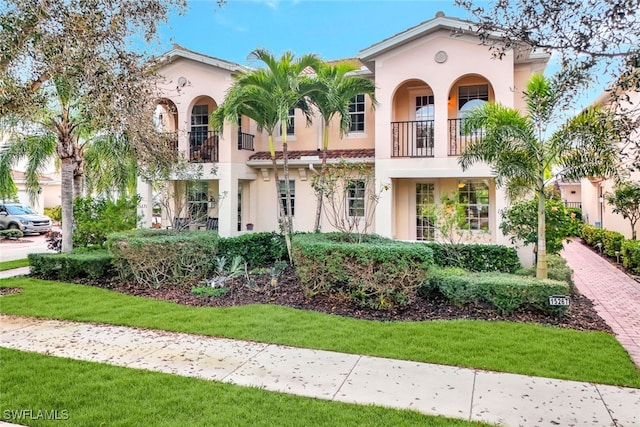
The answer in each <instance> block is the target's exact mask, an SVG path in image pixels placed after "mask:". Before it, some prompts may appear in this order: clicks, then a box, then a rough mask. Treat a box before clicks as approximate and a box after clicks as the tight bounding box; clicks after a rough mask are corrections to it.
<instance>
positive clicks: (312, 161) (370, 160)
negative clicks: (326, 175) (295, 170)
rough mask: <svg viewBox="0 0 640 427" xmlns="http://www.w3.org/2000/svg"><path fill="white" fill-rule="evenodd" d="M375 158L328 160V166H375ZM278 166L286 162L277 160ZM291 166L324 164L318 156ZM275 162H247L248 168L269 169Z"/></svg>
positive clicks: (294, 161) (293, 161)
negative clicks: (362, 164) (342, 164)
mask: <svg viewBox="0 0 640 427" xmlns="http://www.w3.org/2000/svg"><path fill="white" fill-rule="evenodd" d="M375 160H376V159H375V157H341V158H332V159H327V164H338V163H340V162H347V163H367V164H373V163H375ZM276 164H277V165H278V166H283V165H284V162H283V161H282V159H278V160H276ZM288 164H289V166H305V167H307V166H309V165H314V166H315V165H320V164H322V159H321V158H320V157H319V156H318V158H309V159H289V161H288ZM272 165H273V162H272V161H271V159H267V160H247V166H251V167H259V168H262V167H268V166H272Z"/></svg>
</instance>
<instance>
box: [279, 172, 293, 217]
mask: <svg viewBox="0 0 640 427" xmlns="http://www.w3.org/2000/svg"><path fill="white" fill-rule="evenodd" d="M279 185H280V202H281V203H282V208H283V209H284V211H285V213H286V212H287V193H286V187H285V185H286V184H285V181H280V182H279ZM289 191H290V195H291V216H294V215H295V211H296V209H295V206H296V203H295V202H296V182H295V181H291V180H289Z"/></svg>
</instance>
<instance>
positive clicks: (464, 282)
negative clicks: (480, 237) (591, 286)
mask: <svg viewBox="0 0 640 427" xmlns="http://www.w3.org/2000/svg"><path fill="white" fill-rule="evenodd" d="M429 286H430V287H432V288H437V289H438V290H439V291H440V293H442V295H444V296H445V298H447V299H448V300H449V301H451V302H452V303H453V304H454V305H458V306H460V305H464V304H470V303H476V304H478V303H482V302H486V303H489V304H490V305H491V306H492V307H494V308H496V309H497V310H498V311H500V312H501V313H503V314H509V313H512V312H514V311H516V310H523V309H535V310H537V311H542V312H544V313H552V314H558V313H560V312H562V311H563V310H564V309H566V307H555V306H550V305H549V303H548V301H549V297H550V296H552V295H568V294H569V293H570V288H569V284H567V283H565V282H560V281H556V280H549V279H546V280H540V279H536V278H533V277H522V276H516V275H512V274H504V273H461V271H460V270H459V269H455V270H453V271H452V270H451V269H437V270H434V271H432V272H431V274H430V276H429Z"/></svg>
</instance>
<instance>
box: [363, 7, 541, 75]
mask: <svg viewBox="0 0 640 427" xmlns="http://www.w3.org/2000/svg"><path fill="white" fill-rule="evenodd" d="M439 30H449V31H450V32H451V34H452V36H455V37H461V36H463V35H473V36H477V34H476V33H477V31H478V26H477V25H476V24H474V23H473V22H470V21H465V20H462V19H459V18H451V17H447V16H445V15H444V13H443V12H438V13H436V16H435V18H433V19H430V20H428V21H424V22H422V23H420V24H418V25H415V26H413V27H411V28H408V29H406V30H404V31H402V32H400V33H398V34H395V35H393V36H391V37H388V38H386V39H384V40H382V41H380V42H378V43H375V44H373V45H371V46H369V47H367V48H364V49H362V50H360V52H359V53H358V56H357V58H358V59H360V60H361V61H362V62H363V63H365V64H367V65H371V64H372V63H373V62H374V61H375V58H376V57H378V56H380V55H381V54H383V53H385V52H388V51H390V50H393V49H396V48H397V47H399V46H402V45H404V44H406V43H409V42H411V41H413V40H416V39H419V38H422V37H424V36H426V35H428V34H431V33H434V32H436V31H439ZM489 37H490V38H495V39H496V40H498V39H499V37H500V34H499V33H497V32H492V33H489ZM549 57H550V54H548V53H544V52H539V51H536V50H535V49H531V47H529V46H522V47H521V48H520V49H518V52H517V55H516V62H518V63H520V62H529V61H540V60H542V61H545V62H546V61H548V59H549Z"/></svg>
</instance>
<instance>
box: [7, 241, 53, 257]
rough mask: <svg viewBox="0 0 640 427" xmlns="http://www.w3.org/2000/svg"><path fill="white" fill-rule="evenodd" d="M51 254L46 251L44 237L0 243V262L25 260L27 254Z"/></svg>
mask: <svg viewBox="0 0 640 427" xmlns="http://www.w3.org/2000/svg"><path fill="white" fill-rule="evenodd" d="M39 252H53V251H50V250H48V249H47V241H46V240H45V236H40V235H27V236H24V237H23V238H22V239H20V240H18V241H17V242H15V241H11V242H7V241H0V262H2V261H13V260H15V259H23V258H26V257H27V255H28V254H31V253H39Z"/></svg>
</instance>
